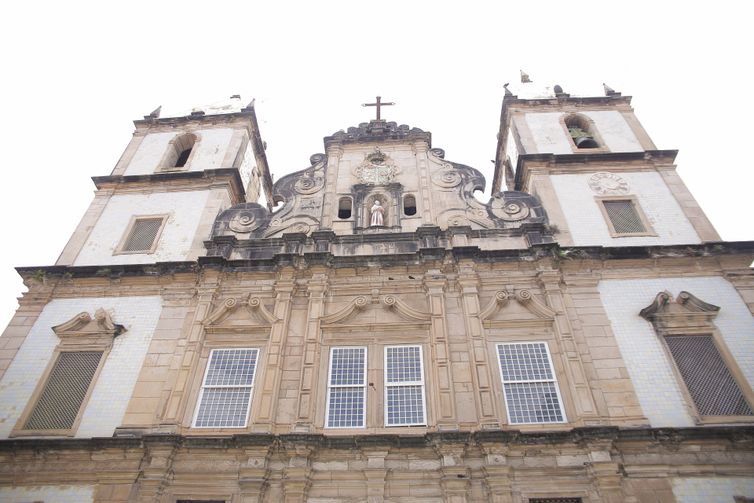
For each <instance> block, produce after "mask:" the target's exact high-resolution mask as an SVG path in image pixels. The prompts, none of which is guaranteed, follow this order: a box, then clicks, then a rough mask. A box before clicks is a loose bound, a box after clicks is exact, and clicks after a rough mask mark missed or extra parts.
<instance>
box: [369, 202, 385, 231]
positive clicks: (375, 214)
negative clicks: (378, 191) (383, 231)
mask: <svg viewBox="0 0 754 503" xmlns="http://www.w3.org/2000/svg"><path fill="white" fill-rule="evenodd" d="M369 211H370V212H371V214H372V218H371V220H370V221H369V226H370V227H374V226H377V225H385V223H384V222H385V218H384V215H385V208H383V207H382V206H381V205H380V202H379V201H378V200H376V199H375V201H374V204H373V205H372V208H371V209H370V210H369Z"/></svg>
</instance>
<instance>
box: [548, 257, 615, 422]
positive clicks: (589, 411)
mask: <svg viewBox="0 0 754 503" xmlns="http://www.w3.org/2000/svg"><path fill="white" fill-rule="evenodd" d="M537 279H538V280H539V283H540V286H541V288H542V290H543V292H544V294H545V298H546V300H547V304H548V306H549V307H550V309H552V310H553V311H555V326H554V327H553V328H554V329H555V336H556V340H557V343H558V345H559V346H560V352H561V358H562V362H563V366H564V367H565V369H564V370H565V372H566V375H567V376H568V380H569V381H570V384H571V386H572V388H573V391H574V408H575V409H576V416H577V417H570V418H568V419H569V422H571V423H574V422H581V423H582V424H587V425H596V424H600V422H601V421H600V417H599V414H598V411H597V405H596V404H595V401H594V397H593V396H592V391H591V388H590V386H589V380H588V379H587V377H586V371H585V370H584V362H583V361H582V359H581V353H580V352H579V348H578V347H577V344H576V340H575V337H574V331H573V327H572V326H571V322H570V320H569V318H568V313H567V312H566V307H565V302H564V300H563V292H562V291H561V289H560V283H561V275H560V272H558V271H555V270H552V269H549V270H546V269H540V270H539V271H538V272H537Z"/></svg>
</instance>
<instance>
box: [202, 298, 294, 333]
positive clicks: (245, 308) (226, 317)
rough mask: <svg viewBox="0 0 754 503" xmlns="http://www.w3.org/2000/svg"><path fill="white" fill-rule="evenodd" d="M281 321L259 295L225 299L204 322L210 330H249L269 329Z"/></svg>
mask: <svg viewBox="0 0 754 503" xmlns="http://www.w3.org/2000/svg"><path fill="white" fill-rule="evenodd" d="M276 321H279V320H278V318H276V317H275V315H274V314H272V312H270V311H269V310H268V309H267V308H266V307H265V305H264V304H263V303H262V299H260V298H259V297H249V298H246V299H243V298H236V297H231V298H229V299H225V300H224V301H223V302H222V304H220V305H219V306H218V307H217V308H216V309H215V310H214V311H212V312H211V313H210V314H209V315H208V316H207V317H206V318H205V319H204V321H203V322H202V325H204V328H205V330H207V331H208V332H221V331H222V332H235V331H248V330H250V329H253V328H255V327H256V328H264V329H269V328H270V327H271V326H272V324H273V323H275V322H276Z"/></svg>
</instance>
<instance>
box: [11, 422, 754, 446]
mask: <svg viewBox="0 0 754 503" xmlns="http://www.w3.org/2000/svg"><path fill="white" fill-rule="evenodd" d="M591 441H612V442H618V443H619V442H624V441H625V442H648V443H653V444H660V445H669V446H674V445H678V444H681V443H685V442H707V441H728V442H731V443H734V444H736V446H738V448H739V449H742V450H751V449H752V448H753V447H754V426H751V425H743V426H703V427H691V428H650V427H645V428H642V427H637V428H619V427H616V426H604V427H580V428H573V429H570V430H562V431H536V432H522V431H520V430H516V429H510V430H485V431H475V432H457V431H452V432H431V433H424V434H417V435H410V434H377V435H367V434H364V435H348V436H340V435H335V436H329V435H323V434H319V433H289V434H277V435H276V434H269V433H262V434H255V433H249V434H236V435H229V436H195V435H177V434H148V433H146V434H144V435H142V436H134V437H127V438H124V437H102V438H91V439H79V438H55V439H53V438H39V439H35V438H14V439H7V440H0V451H5V452H7V451H22V450H32V451H49V450H53V451H75V450H79V451H80V450H101V449H144V448H148V447H150V446H156V445H167V446H174V447H178V448H205V449H232V448H241V447H247V446H272V447H277V446H282V445H286V444H296V445H304V446H308V447H313V448H324V449H354V448H360V447H377V446H385V447H397V448H400V447H414V448H416V447H434V446H437V445H438V444H464V445H469V444H472V445H480V444H490V443H499V444H506V445H511V444H512V445H541V446H547V445H558V444H577V445H579V444H584V443H588V442H591Z"/></svg>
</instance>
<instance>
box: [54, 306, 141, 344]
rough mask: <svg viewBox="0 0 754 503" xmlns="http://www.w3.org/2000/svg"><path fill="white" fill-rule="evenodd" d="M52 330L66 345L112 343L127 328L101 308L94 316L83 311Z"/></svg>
mask: <svg viewBox="0 0 754 503" xmlns="http://www.w3.org/2000/svg"><path fill="white" fill-rule="evenodd" d="M52 331H53V332H55V335H57V336H58V337H60V340H61V343H62V344H65V345H78V344H81V345H84V344H95V345H110V344H111V343H112V341H113V339H114V338H115V337H117V336H119V335H120V334H122V333H123V332H125V331H126V328H125V327H124V326H123V325H119V324H117V323H115V322H113V319H112V317H111V315H110V313H109V312H107V311H105V310H104V309H102V308H99V309H97V310H96V311H95V312H94V316H93V317H92V316H91V315H90V314H89V313H87V312H81V313H79V314H77V315H76V316H74V317H73V318H71V319H70V320H68V321H66V322H65V323H61V324H60V325H56V326H54V327H52Z"/></svg>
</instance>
